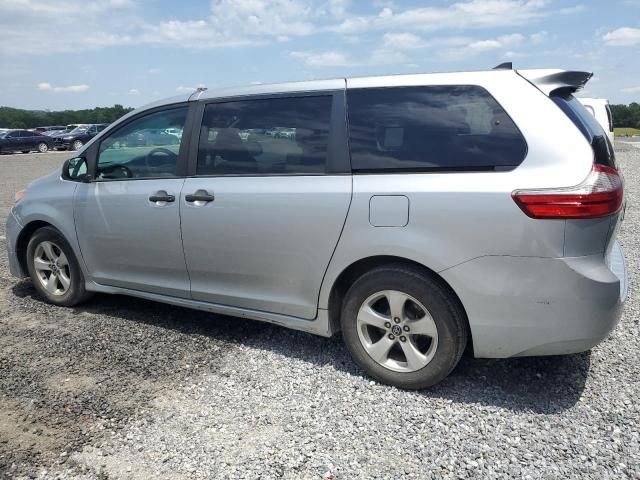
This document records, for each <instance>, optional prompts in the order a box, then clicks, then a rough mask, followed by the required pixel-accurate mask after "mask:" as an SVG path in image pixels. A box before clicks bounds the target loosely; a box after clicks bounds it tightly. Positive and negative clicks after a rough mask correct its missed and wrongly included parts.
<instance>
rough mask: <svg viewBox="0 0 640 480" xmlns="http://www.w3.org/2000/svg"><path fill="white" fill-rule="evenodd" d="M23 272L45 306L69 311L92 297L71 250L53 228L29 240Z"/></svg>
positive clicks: (34, 235)
mask: <svg viewBox="0 0 640 480" xmlns="http://www.w3.org/2000/svg"><path fill="white" fill-rule="evenodd" d="M27 268H28V270H29V275H30V276H31V279H32V280H33V284H34V286H35V288H36V290H37V291H38V293H40V295H42V296H43V297H44V298H45V299H46V300H47V301H48V302H49V303H53V304H55V305H61V306H67V307H70V306H73V305H77V304H78V303H81V302H83V301H85V300H87V299H88V298H89V297H91V295H92V294H91V293H90V292H87V291H86V290H85V286H84V276H83V275H82V270H81V269H80V265H79V264H78V260H77V259H76V257H75V255H74V253H73V250H72V249H71V246H70V245H69V243H68V242H67V241H66V239H65V238H64V237H63V236H62V235H61V234H60V232H58V230H56V229H55V228H53V227H44V228H41V229H39V230H37V231H36V232H35V233H34V234H33V236H32V237H31V239H30V240H29V244H28V245H27Z"/></svg>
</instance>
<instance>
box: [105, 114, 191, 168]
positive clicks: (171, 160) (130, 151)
mask: <svg viewBox="0 0 640 480" xmlns="http://www.w3.org/2000/svg"><path fill="white" fill-rule="evenodd" d="M186 116H187V108H186V107H180V108H173V109H170V110H163V111H161V112H156V113H151V114H149V115H145V116H144V117H140V118H138V119H136V120H133V121H132V122H130V123H128V124H126V125H125V126H124V127H122V128H119V129H118V130H116V131H115V132H113V133H112V134H111V135H108V136H107V137H105V139H104V140H103V141H102V142H101V143H100V153H99V157H98V165H97V169H96V178H97V179H98V180H100V179H111V180H113V179H123V178H153V177H173V176H175V175H176V168H177V163H178V154H179V152H180V143H181V141H182V136H181V135H180V136H178V135H169V134H164V132H163V130H164V129H167V128H179V129H180V132H182V128H184V123H185V119H186Z"/></svg>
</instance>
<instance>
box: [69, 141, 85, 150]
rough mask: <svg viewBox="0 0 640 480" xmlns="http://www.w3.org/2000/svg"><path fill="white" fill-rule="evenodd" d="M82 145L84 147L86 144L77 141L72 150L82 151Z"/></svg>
mask: <svg viewBox="0 0 640 480" xmlns="http://www.w3.org/2000/svg"><path fill="white" fill-rule="evenodd" d="M82 145H84V143H82V141H81V140H76V141H74V142H73V144H72V145H71V148H73V149H74V150H80V149H81V148H82Z"/></svg>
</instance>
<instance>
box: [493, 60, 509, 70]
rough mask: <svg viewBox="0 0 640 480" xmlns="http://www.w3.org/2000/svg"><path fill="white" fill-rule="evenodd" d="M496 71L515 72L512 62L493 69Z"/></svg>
mask: <svg viewBox="0 0 640 480" xmlns="http://www.w3.org/2000/svg"><path fill="white" fill-rule="evenodd" d="M493 69H494V70H513V63H512V62H504V63H501V64H500V65H498V66H497V67H493Z"/></svg>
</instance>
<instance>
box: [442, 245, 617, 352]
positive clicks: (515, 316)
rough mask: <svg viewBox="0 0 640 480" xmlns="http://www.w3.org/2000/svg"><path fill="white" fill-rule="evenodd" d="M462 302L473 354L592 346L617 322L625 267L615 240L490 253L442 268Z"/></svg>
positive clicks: (557, 349) (603, 337)
mask: <svg viewBox="0 0 640 480" xmlns="http://www.w3.org/2000/svg"><path fill="white" fill-rule="evenodd" d="M441 275H442V276H443V278H444V279H445V280H446V281H447V282H449V284H450V285H451V287H452V288H453V289H454V290H455V291H456V293H457V294H458V295H459V297H460V299H461V301H462V304H463V305H464V307H465V309H466V312H467V316H468V318H469V325H470V327H471V335H472V338H473V348H474V354H475V356H476V357H483V358H504V357H514V356H533V355H561V354H569V353H577V352H582V351H585V350H589V349H590V348H592V347H593V346H595V345H597V344H598V343H600V342H602V341H603V340H604V339H606V338H607V336H608V335H609V333H610V332H611V330H613V328H614V327H615V326H616V325H617V323H618V321H619V319H620V315H621V313H622V308H623V305H624V301H625V299H626V295H627V288H628V287H627V285H628V277H627V268H626V262H625V260H624V253H623V251H622V248H621V247H620V245H618V244H617V243H616V244H615V245H614V247H613V248H612V250H611V254H610V255H609V258H608V259H607V260H605V258H604V256H603V255H602V254H600V255H590V256H584V257H569V258H536V257H507V256H486V257H481V258H477V259H475V260H471V261H469V262H466V263H463V264H461V265H458V266H456V267H453V268H451V269H449V270H445V271H444V272H441Z"/></svg>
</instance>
